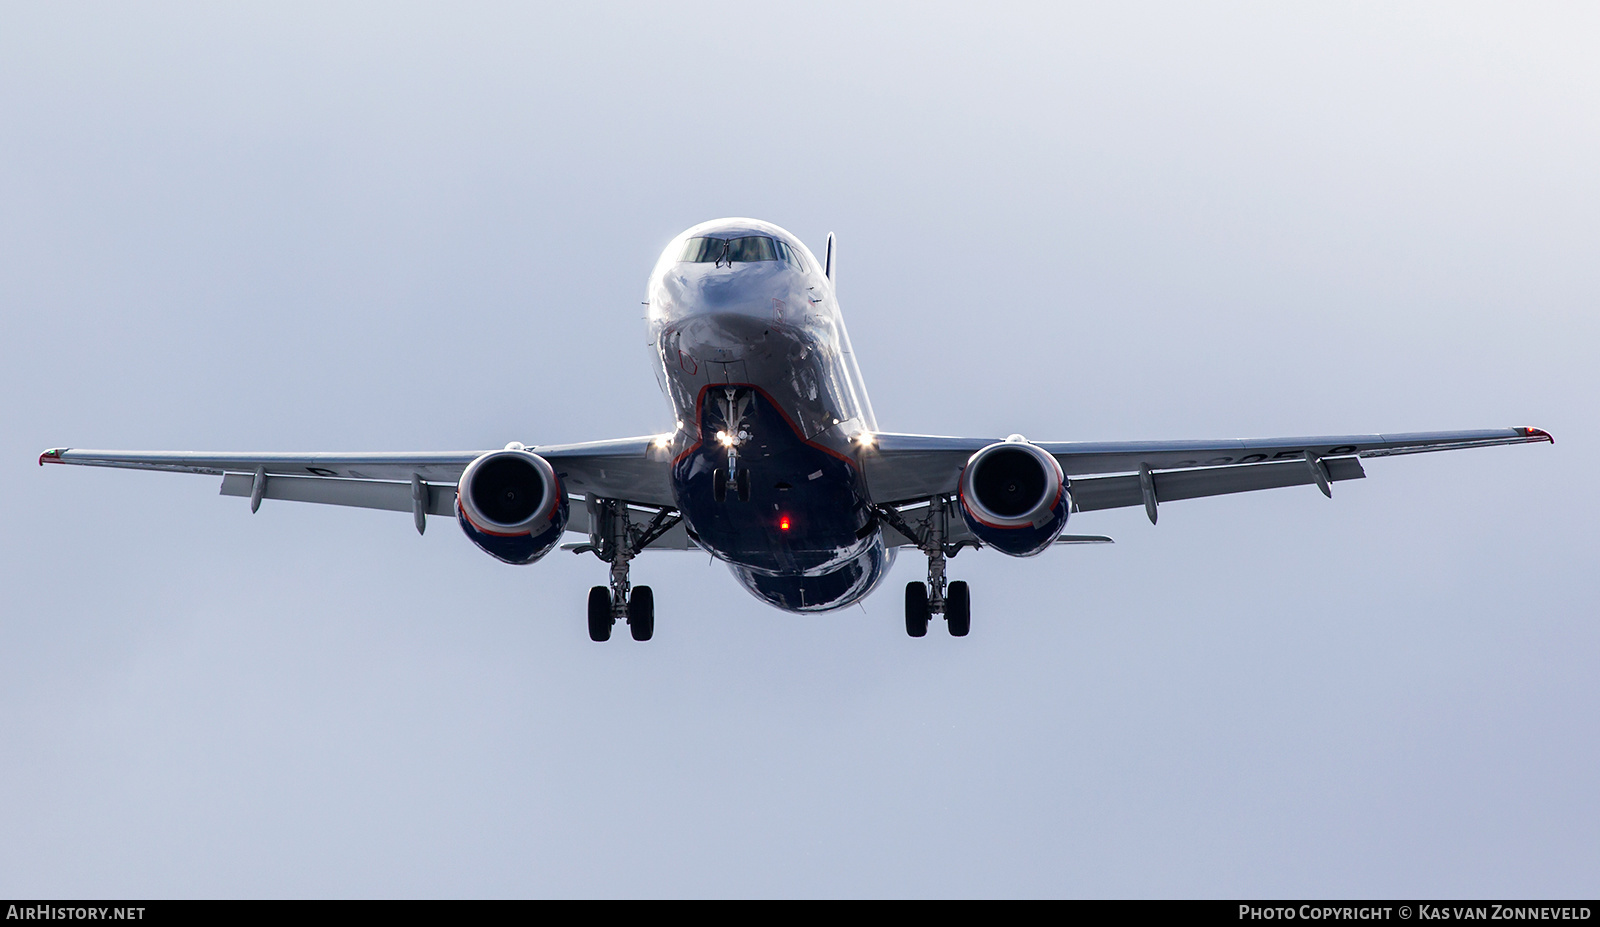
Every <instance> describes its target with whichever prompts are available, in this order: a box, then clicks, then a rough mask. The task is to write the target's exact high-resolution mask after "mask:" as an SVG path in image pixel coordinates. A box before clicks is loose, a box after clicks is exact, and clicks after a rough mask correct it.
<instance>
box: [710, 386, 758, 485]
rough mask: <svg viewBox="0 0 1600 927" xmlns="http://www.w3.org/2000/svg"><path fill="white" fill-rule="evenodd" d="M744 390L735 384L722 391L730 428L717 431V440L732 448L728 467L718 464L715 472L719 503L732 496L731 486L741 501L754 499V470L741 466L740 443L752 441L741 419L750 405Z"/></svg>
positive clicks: (713, 477) (712, 483)
mask: <svg viewBox="0 0 1600 927" xmlns="http://www.w3.org/2000/svg"><path fill="white" fill-rule="evenodd" d="M742 392H743V391H741V390H738V389H735V388H732V387H730V388H727V389H724V390H723V391H722V393H723V404H724V405H723V410H722V416H723V421H724V422H727V428H726V429H724V430H722V431H719V432H717V441H718V442H719V443H720V444H721V445H722V446H723V447H725V448H727V449H728V466H727V467H726V468H723V467H718V468H716V469H715V470H713V471H712V472H711V497H712V498H713V499H715V500H716V501H718V502H722V501H725V500H726V499H727V498H728V490H730V489H732V490H733V491H734V493H735V494H736V495H737V497H738V499H739V501H740V502H749V501H750V471H749V470H748V469H746V468H744V467H741V466H739V445H741V444H743V443H744V442H746V441H748V440H750V432H749V431H747V430H746V429H745V427H744V425H743V423H742V422H741V419H742V418H743V417H744V412H745V409H746V408H747V407H748V405H749V397H748V396H747V395H741V393H742Z"/></svg>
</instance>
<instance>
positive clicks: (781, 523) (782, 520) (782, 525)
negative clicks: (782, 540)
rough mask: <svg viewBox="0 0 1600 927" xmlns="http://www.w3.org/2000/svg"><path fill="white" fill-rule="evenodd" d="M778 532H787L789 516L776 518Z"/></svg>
mask: <svg viewBox="0 0 1600 927" xmlns="http://www.w3.org/2000/svg"><path fill="white" fill-rule="evenodd" d="M778 530H779V531H788V530H789V516H787V515H780V516H778Z"/></svg>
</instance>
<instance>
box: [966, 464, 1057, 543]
mask: <svg viewBox="0 0 1600 927" xmlns="http://www.w3.org/2000/svg"><path fill="white" fill-rule="evenodd" d="M958 492H959V495H960V498H961V517H962V519H963V520H964V521H965V522H966V523H967V528H968V529H969V530H971V531H972V533H973V534H974V535H976V536H977V538H978V540H980V541H982V542H983V543H984V544H987V545H989V546H990V547H993V548H996V549H997V550H999V551H1001V552H1002V553H1006V554H1010V555H1011V556H1013V557H1031V556H1033V555H1034V554H1037V553H1040V552H1041V551H1043V550H1045V549H1046V548H1048V547H1049V546H1050V545H1051V544H1053V543H1055V539H1056V537H1057V535H1059V534H1061V529H1062V528H1064V527H1066V525H1067V509H1068V508H1069V507H1070V502H1071V499H1070V496H1069V490H1068V486H1067V480H1066V477H1065V476H1063V475H1062V473H1061V465H1060V464H1059V463H1056V459H1055V458H1054V457H1052V456H1050V454H1049V452H1047V451H1045V450H1044V449H1043V448H1041V447H1039V446H1038V445H1036V444H1029V443H1028V441H1027V439H1025V438H1023V437H1022V436H1021V435H1012V436H1011V437H1009V438H1007V439H1006V440H1004V441H1002V442H1000V443H999V444H991V445H989V446H988V447H986V448H984V449H982V450H980V451H978V452H977V453H976V454H973V455H972V456H971V457H970V458H968V459H967V465H966V467H965V468H964V469H963V470H962V471H961V487H960V489H959V490H958Z"/></svg>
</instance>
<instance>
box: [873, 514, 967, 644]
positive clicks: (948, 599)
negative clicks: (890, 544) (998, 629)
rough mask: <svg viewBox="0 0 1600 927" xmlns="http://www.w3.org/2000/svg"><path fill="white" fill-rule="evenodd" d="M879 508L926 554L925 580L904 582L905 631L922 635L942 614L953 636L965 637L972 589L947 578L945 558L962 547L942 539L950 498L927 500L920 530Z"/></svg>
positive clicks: (897, 528) (953, 554) (951, 555)
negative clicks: (926, 570)
mask: <svg viewBox="0 0 1600 927" xmlns="http://www.w3.org/2000/svg"><path fill="white" fill-rule="evenodd" d="M878 512H879V514H880V515H882V516H883V517H884V520H886V521H888V522H889V524H890V525H892V526H893V527H894V528H895V530H897V531H899V532H900V533H901V534H903V535H905V536H906V537H908V538H910V539H911V540H913V541H916V542H917V546H918V547H920V548H922V550H923V552H924V553H926V554H927V555H928V581H927V582H926V583H907V584H906V633H907V634H909V635H911V636H912V637H923V636H925V635H926V634H927V633H928V621H929V619H930V618H931V617H932V616H934V615H943V616H944V619H945V627H946V629H947V630H949V632H950V635H951V636H952V637H966V636H967V632H968V631H971V630H972V593H971V591H970V590H969V589H968V588H967V584H966V582H964V581H962V580H956V581H955V582H947V581H946V576H945V560H946V559H947V558H948V557H953V556H955V554H956V552H957V551H959V550H960V549H961V545H960V544H956V545H949V544H946V543H945V538H946V536H947V535H948V533H949V531H948V529H949V524H950V500H949V499H948V498H946V497H944V496H935V497H934V498H933V499H931V500H929V505H928V515H927V517H926V519H924V521H923V522H922V527H921V530H918V528H916V527H914V526H913V525H912V524H911V523H909V522H907V521H906V520H905V518H904V517H903V516H901V515H900V513H899V512H898V511H896V510H895V509H892V508H889V507H888V506H883V507H881V508H880V509H879V510H878Z"/></svg>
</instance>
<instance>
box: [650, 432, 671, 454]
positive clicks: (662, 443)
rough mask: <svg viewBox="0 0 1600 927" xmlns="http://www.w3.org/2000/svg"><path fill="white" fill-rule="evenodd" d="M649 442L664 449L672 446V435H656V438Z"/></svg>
mask: <svg viewBox="0 0 1600 927" xmlns="http://www.w3.org/2000/svg"><path fill="white" fill-rule="evenodd" d="M650 443H652V444H654V445H655V446H656V447H657V448H658V449H660V450H663V451H664V450H666V449H667V448H669V447H671V446H672V435H656V439H655V440H654V441H652V442H650Z"/></svg>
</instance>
